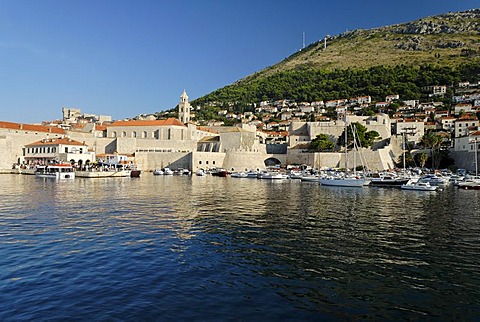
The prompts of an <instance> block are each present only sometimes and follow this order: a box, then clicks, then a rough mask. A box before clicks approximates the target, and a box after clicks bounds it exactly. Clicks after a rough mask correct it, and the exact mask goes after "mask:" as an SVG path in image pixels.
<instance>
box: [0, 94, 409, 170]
mask: <svg viewBox="0 0 480 322" xmlns="http://www.w3.org/2000/svg"><path fill="white" fill-rule="evenodd" d="M191 109H192V108H191V105H190V103H189V102H188V96H187V94H186V92H185V91H184V92H183V93H182V95H181V97H180V102H179V106H178V112H179V113H178V115H179V119H174V118H169V119H166V120H155V119H151V120H119V121H113V122H112V121H111V119H110V118H109V117H106V116H101V117H96V116H94V115H83V117H82V116H81V113H80V110H78V109H65V108H64V109H63V121H62V122H61V124H56V125H53V124H52V125H48V126H41V125H27V124H17V123H9V122H0V170H2V171H3V172H5V171H8V170H11V169H12V167H13V166H14V165H19V164H25V163H27V162H29V161H31V160H34V159H35V157H36V153H37V152H36V151H37V150H35V149H30V148H29V147H31V146H32V143H33V142H45V140H52V139H55V138H69V139H71V140H73V141H75V142H77V143H76V144H80V145H84V146H85V149H84V150H85V151H83V152H82V153H84V154H78V153H79V151H68V152H69V154H68V158H72V155H74V156H75V153H77V155H76V157H75V158H72V159H65V160H58V161H65V162H69V161H70V160H75V161H76V162H77V161H80V160H81V162H87V161H88V162H93V161H95V160H90V159H91V158H93V156H96V158H97V159H98V158H100V157H101V156H104V155H114V154H118V155H127V156H128V158H129V159H130V160H131V161H133V162H135V163H136V164H137V166H138V167H139V168H140V169H142V170H143V171H153V170H154V169H157V168H164V167H169V168H172V169H177V168H184V169H189V170H191V171H196V170H197V169H199V168H226V169H228V170H233V171H243V170H246V169H263V168H265V167H266V166H267V165H281V166H286V165H294V164H295V165H308V166H311V167H314V168H337V167H344V165H345V154H344V153H341V152H338V153H337V152H329V153H325V152H323V153H310V152H307V151H306V149H305V146H306V144H308V143H309V142H310V141H311V140H312V139H314V138H315V137H316V135H317V134H319V133H325V134H329V135H330V136H331V137H332V139H336V138H337V137H338V136H339V135H341V133H342V132H343V130H344V128H345V122H344V121H329V122H299V121H297V122H292V123H291V125H290V128H289V136H288V139H287V143H286V144H266V143H262V142H265V140H264V138H263V135H264V134H263V133H262V132H260V131H258V130H257V128H256V127H255V126H254V125H248V124H242V125H241V126H238V127H227V126H210V127H206V126H197V125H195V124H193V123H192V122H191V121H190V111H191ZM79 118H81V119H82V122H80V123H71V122H72V121H73V120H74V119H76V120H77V121H78V119H79ZM100 120H101V121H100ZM347 121H348V122H349V123H350V122H359V123H361V124H363V125H364V126H366V127H367V129H368V130H375V131H377V132H378V133H379V134H380V136H381V138H382V140H381V141H380V142H378V143H377V144H375V146H374V147H373V148H371V149H370V148H369V149H365V148H364V149H362V153H361V154H362V157H361V159H362V160H364V162H365V163H366V164H365V166H367V167H368V168H369V169H371V170H386V169H391V168H393V167H394V166H395V160H397V159H398V157H399V156H400V155H401V153H402V150H401V142H399V141H398V139H396V138H394V137H392V136H391V134H390V133H391V124H390V118H389V117H388V116H387V115H385V114H378V115H376V116H373V117H367V116H365V117H359V116H348V119H347ZM42 140H43V141H42ZM78 142H81V143H78ZM67 150H68V148H66V150H65V152H67ZM32 151H33V152H32ZM87 151H88V154H87V153H86V152H87ZM43 152H45V151H43ZM32 153H33V154H32ZM72 153H73V154H72ZM349 154H350V156H348V157H347V159H348V160H349V163H348V167H350V168H351V167H353V163H352V162H353V161H352V160H354V159H356V160H357V163H358V164H357V165H360V162H359V160H360V157H354V156H353V154H357V153H356V152H353V151H351V152H349ZM62 155H63V157H62ZM84 155H85V156H84ZM44 156H45V155H44ZM38 157H40V155H38ZM57 158H66V157H65V154H57ZM82 158H85V160H82ZM86 158H89V159H88V160H87V159H86Z"/></svg>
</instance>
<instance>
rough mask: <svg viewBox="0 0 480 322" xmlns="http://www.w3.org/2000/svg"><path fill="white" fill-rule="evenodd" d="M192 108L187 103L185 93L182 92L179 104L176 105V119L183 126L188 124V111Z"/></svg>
mask: <svg viewBox="0 0 480 322" xmlns="http://www.w3.org/2000/svg"><path fill="white" fill-rule="evenodd" d="M191 109H192V106H191V105H190V103H189V102H188V96H187V92H185V90H183V93H182V96H180V103H178V118H179V119H180V121H182V122H183V123H184V124H186V123H188V122H190V110H191Z"/></svg>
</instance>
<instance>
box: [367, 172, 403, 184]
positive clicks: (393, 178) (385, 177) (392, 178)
mask: <svg viewBox="0 0 480 322" xmlns="http://www.w3.org/2000/svg"><path fill="white" fill-rule="evenodd" d="M369 179H370V185H371V186H377V187H398V186H401V185H404V184H406V183H407V182H408V181H409V179H408V178H401V177H398V176H397V175H395V174H393V173H374V174H373V175H372V176H371V178H369Z"/></svg>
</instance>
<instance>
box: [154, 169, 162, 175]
mask: <svg viewBox="0 0 480 322" xmlns="http://www.w3.org/2000/svg"><path fill="white" fill-rule="evenodd" d="M153 175H154V176H161V175H163V170H162V169H155V170H153Z"/></svg>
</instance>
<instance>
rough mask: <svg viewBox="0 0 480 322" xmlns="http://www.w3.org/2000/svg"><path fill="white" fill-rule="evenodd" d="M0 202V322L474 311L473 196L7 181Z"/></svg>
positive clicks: (244, 185)
mask: <svg viewBox="0 0 480 322" xmlns="http://www.w3.org/2000/svg"><path fill="white" fill-rule="evenodd" d="M0 193H1V195H2V198H3V200H2V201H1V204H0V238H1V239H0V241H1V243H2V246H5V247H2V250H0V255H2V256H0V265H1V266H2V267H5V270H4V271H3V272H1V273H0V277H1V279H0V281H3V282H0V287H1V288H2V289H4V290H6V291H9V292H10V294H12V296H11V297H8V298H7V297H6V296H5V295H0V301H2V302H3V303H7V304H8V305H9V307H10V310H8V311H7V312H6V313H4V314H5V315H2V314H1V313H0V318H5V317H10V318H12V317H13V318H14V319H15V318H20V317H22V318H27V319H42V318H45V317H46V315H44V314H45V313H42V312H44V310H46V309H47V308H48V309H54V311H55V312H57V315H56V316H54V319H55V318H58V319H61V318H68V317H69V316H71V315H69V314H73V313H75V314H76V316H82V317H84V318H88V317H95V318H96V319H99V318H102V317H103V318H105V319H112V318H116V317H117V318H122V319H125V318H129V317H130V318H141V317H143V318H147V319H148V318H149V317H150V318H152V317H155V316H165V317H167V318H168V317H170V318H172V319H173V318H175V319H179V318H181V319H187V318H189V319H192V318H195V319H207V320H208V319H213V318H215V317H217V318H218V316H222V318H226V319H254V318H256V319H258V317H262V318H263V319H280V318H281V319H295V320H299V319H310V320H311V319H319V318H335V319H363V318H380V319H397V318H415V319H419V318H421V319H423V318H425V317H434V318H435V317H436V318H441V319H456V318H462V319H472V318H475V316H476V314H475V311H476V310H478V309H480V303H479V300H478V299H479V298H480V297H479V295H480V294H479V293H480V291H479V289H480V287H479V286H480V275H479V273H478V272H477V267H478V266H479V264H480V263H479V261H480V260H479V257H478V254H479V253H480V234H479V233H480V228H479V227H480V226H479V220H480V219H479V218H478V210H479V208H480V201H479V198H478V197H479V194H478V192H476V191H460V190H455V189H447V190H446V191H442V192H437V193H426V194H425V193H416V192H411V191H400V190H396V189H381V188H363V189H352V188H335V187H322V186H320V185H318V184H312V183H302V182H300V181H278V182H277V181H261V180H252V179H233V178H217V177H195V176H193V177H177V176H152V175H149V174H144V176H143V177H142V178H140V179H138V180H132V179H130V178H108V179H81V178H78V179H75V180H74V181H64V182H55V181H51V180H41V179H37V178H34V177H28V176H9V175H7V176H0ZM46 281H55V283H54V284H52V283H46V284H42V283H45V282H46ZM66 285H70V286H69V290H68V292H66V293H64V296H62V297H60V298H58V297H56V296H55V295H53V294H58V293H59V292H60V293H61V292H63V291H62V289H63V288H66ZM34 286H35V287H36V288H35V289H34V290H33V291H28V292H26V290H27V289H28V290H31V288H32V287H34ZM3 293H4V294H7V293H5V292H3ZM46 294H50V295H48V296H46ZM75 294H77V295H78V296H77V297H75ZM89 294H97V296H96V299H97V300H96V302H94V301H93V299H90V297H91V296H90V297H89V296H88V295H89ZM82 295H83V296H82ZM458 298H461V299H462V300H461V301H460V302H459V301H458ZM186 299H188V303H189V309H185V305H184V303H185V301H186ZM22 301H23V302H24V303H27V304H28V305H27V304H25V305H18V304H15V303H19V302H22ZM97 307H98V308H97ZM94 308H95V309H94ZM22 312H23V313H22ZM25 312H27V313H25ZM209 312H215V313H217V315H215V316H213V315H211V314H213V313H209ZM22 314H26V315H22ZM218 314H220V315H218Z"/></svg>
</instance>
